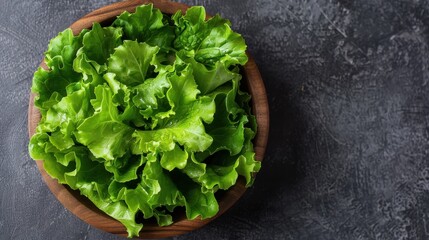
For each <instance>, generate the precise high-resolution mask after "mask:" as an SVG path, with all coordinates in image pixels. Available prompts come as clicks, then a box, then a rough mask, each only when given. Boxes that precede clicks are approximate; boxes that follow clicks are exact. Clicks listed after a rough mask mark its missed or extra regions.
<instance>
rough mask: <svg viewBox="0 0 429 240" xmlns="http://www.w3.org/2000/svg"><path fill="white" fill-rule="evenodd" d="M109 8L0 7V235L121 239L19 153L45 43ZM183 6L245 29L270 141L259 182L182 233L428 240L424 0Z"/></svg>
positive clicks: (30, 3)
mask: <svg viewBox="0 0 429 240" xmlns="http://www.w3.org/2000/svg"><path fill="white" fill-rule="evenodd" d="M110 2H113V1H87V0H85V1H83V0H82V1H71V0H70V1H65V0H59V1H48V0H40V1H35V0H25V1H24V0H14V1H7V0H1V2H0V84H1V85H0V87H1V88H0V89H1V94H0V99H1V108H0V111H1V112H0V121H1V125H0V173H1V174H0V196H1V198H0V200H1V202H0V239H119V237H116V236H113V235H111V234H108V233H104V232H102V231H100V230H98V229H95V228H93V227H91V226H89V225H87V224H86V223H84V222H82V221H81V220H79V219H78V218H77V217H75V216H74V215H73V214H71V213H70V212H68V211H67V210H65V209H64V208H63V207H62V205H61V204H60V203H59V202H58V201H57V200H56V199H55V197H54V196H53V195H52V194H51V193H50V192H49V190H48V188H47V187H46V186H45V185H44V183H43V181H42V180H41V176H40V174H39V172H38V170H37V168H36V165H35V163H34V162H33V161H32V160H31V159H30V158H29V156H28V153H27V144H28V138H27V124H26V117H27V112H26V111H27V106H28V104H27V102H28V93H29V88H30V85H31V78H32V74H33V72H34V71H35V69H36V67H37V65H38V64H39V63H40V61H41V59H42V54H43V52H44V50H45V49H46V46H47V43H48V40H49V39H50V38H52V37H54V36H55V35H56V34H57V33H58V32H59V31H61V30H63V29H64V28H66V27H67V26H68V25H69V24H70V23H71V22H73V21H75V20H77V19H78V18H79V17H81V16H83V15H84V14H86V13H88V12H90V11H92V10H94V9H96V8H98V7H100V6H103V5H106V4H108V3H110ZM182 2H185V3H188V4H202V5H204V6H206V8H207V9H208V12H210V13H220V14H221V15H222V16H224V17H226V18H229V19H230V20H231V22H232V23H233V27H234V29H235V30H237V31H239V32H241V33H242V34H243V36H244V37H245V39H246V40H247V43H248V46H249V50H250V52H251V53H252V54H253V55H254V57H255V59H256V62H257V63H258V64H259V67H260V70H261V73H262V75H263V77H264V80H265V83H266V87H267V91H268V96H269V103H270V109H271V133H270V140H269V148H268V150H267V154H266V158H265V160H264V162H263V168H262V170H261V172H260V173H259V175H258V176H257V180H256V182H255V185H254V187H253V188H251V189H249V190H248V192H246V194H245V196H244V197H243V198H242V199H241V200H240V201H239V203H238V204H237V205H236V206H235V207H234V208H233V209H231V210H230V211H229V212H228V213H226V214H225V215H223V216H222V217H220V218H219V219H217V220H215V221H213V222H212V223H210V224H209V225H207V226H206V227H204V228H203V229H201V230H198V231H195V232H193V233H190V234H187V235H184V236H181V237H178V238H177V239H421V240H424V239H429V94H428V93H429V83H428V82H429V69H428V68H429V54H428V53H429V48H428V42H429V2H428V1H422V0H421V1H419V0H360V1H351V0H329V1H328V0H303V1H295V0H275V1H268V0H255V1H250V0H248V1H232V0H230V1H203V0H195V1H182Z"/></svg>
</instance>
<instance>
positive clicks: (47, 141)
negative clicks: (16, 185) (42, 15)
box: [28, 4, 261, 237]
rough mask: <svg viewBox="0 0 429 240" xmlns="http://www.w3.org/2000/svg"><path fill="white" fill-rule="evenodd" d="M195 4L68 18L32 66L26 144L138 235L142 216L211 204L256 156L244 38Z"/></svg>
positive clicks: (251, 167)
mask: <svg viewBox="0 0 429 240" xmlns="http://www.w3.org/2000/svg"><path fill="white" fill-rule="evenodd" d="M230 26H231V23H230V22H229V21H228V20H225V19H223V18H221V17H220V16H218V15H216V16H215V17H213V18H210V19H206V13H205V10H204V8H202V7H192V8H189V9H188V11H187V12H186V13H185V14H184V15H183V14H182V13H181V12H178V13H176V14H174V15H172V16H167V15H164V14H162V13H161V12H160V11H159V10H158V9H155V8H154V7H153V6H152V5H151V4H150V5H143V6H139V7H137V8H136V12H135V13H128V12H125V13H123V14H121V15H120V16H118V18H117V19H116V20H115V21H114V22H113V24H112V26H106V27H102V26H101V25H100V24H98V23H94V25H93V26H92V28H91V30H83V31H82V32H81V33H80V34H79V35H77V36H74V35H73V34H72V31H71V30H70V29H67V30H65V31H63V32H61V33H59V35H58V36H57V37H55V38H54V39H52V40H51V42H50V44H49V46H48V50H47V51H46V53H45V62H46V64H47V66H48V68H49V69H47V70H45V69H42V68H39V69H38V70H37V71H36V72H35V74H34V77H33V86H32V91H33V92H34V93H36V94H37V96H36V98H35V105H36V107H37V108H38V109H39V110H40V112H41V115H42V118H41V121H40V122H39V125H38V126H37V128H36V134H35V135H34V136H32V137H31V139H30V142H29V145H28V148H29V152H30V156H31V157H32V158H34V159H40V160H42V161H43V166H44V168H45V170H46V172H47V173H48V174H49V175H50V176H51V177H53V178H55V179H57V180H58V182H59V183H61V184H66V185H68V186H70V188H72V189H75V190H78V191H79V192H80V193H81V194H82V195H84V196H86V197H87V198H88V199H89V200H91V201H92V202H93V203H94V204H95V205H96V206H97V207H98V208H99V209H100V210H102V211H103V212H105V213H106V214H108V215H109V216H111V217H113V218H114V219H117V220H118V221H120V222H121V223H122V224H124V226H125V227H126V228H127V231H128V234H129V235H128V236H129V237H135V236H138V234H139V232H140V230H141V229H142V228H143V224H144V223H145V221H144V219H149V218H154V219H156V221H157V222H158V224H159V225H160V226H167V225H170V224H172V223H173V217H172V216H173V215H172V213H173V212H174V211H177V210H176V209H177V208H178V207H180V208H184V211H185V212H186V217H187V218H188V219H195V218H197V217H201V218H202V219H205V218H210V217H213V216H215V215H216V214H217V212H218V211H219V205H218V202H217V199H216V191H218V190H219V189H222V190H227V189H229V188H230V187H231V186H233V185H234V184H235V183H236V181H237V179H238V178H239V177H240V176H242V177H243V178H244V179H245V181H246V185H247V186H250V185H252V183H253V181H254V173H255V172H258V171H259V169H260V167H261V165H260V162H258V161H256V160H255V153H254V149H253V145H252V139H253V138H254V137H255V132H256V127H257V125H256V120H255V117H254V116H253V115H252V114H251V108H250V106H249V101H250V95H249V94H247V93H246V92H244V91H242V90H240V81H241V78H242V77H241V74H240V71H239V67H240V66H242V65H244V64H245V63H246V61H247V55H246V53H245V50H246V45H245V42H244V39H243V38H242V37H241V36H240V35H239V34H238V33H235V32H233V31H232V30H231V28H230Z"/></svg>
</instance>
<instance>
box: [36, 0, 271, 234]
mask: <svg viewBox="0 0 429 240" xmlns="http://www.w3.org/2000/svg"><path fill="white" fill-rule="evenodd" d="M146 3H153V4H154V6H155V7H157V8H159V9H160V10H161V11H162V12H164V13H169V14H172V13H174V12H176V11H177V10H179V9H180V10H182V12H185V11H186V9H187V8H188V6H186V5H184V4H180V3H173V2H168V1H143V0H132V1H125V2H118V3H114V4H111V5H109V6H106V7H103V8H100V9H98V10H95V11H93V12H91V13H90V14H88V15H86V16H84V17H83V18H81V19H79V20H78V21H76V22H74V23H73V24H72V25H71V26H70V28H71V29H72V30H73V33H74V34H78V33H79V32H80V31H81V30H82V29H84V28H90V27H91V26H92V23H93V22H100V23H102V22H105V23H106V22H111V21H112V20H113V19H114V18H115V17H116V16H117V15H119V14H121V13H122V12H123V11H129V12H134V10H135V8H136V7H137V6H139V5H141V4H146ZM248 55H249V54H248ZM41 66H42V67H44V68H45V69H46V65H45V64H44V63H43V62H42V64H41ZM243 73H244V78H243V79H244V81H245V83H246V84H247V87H248V89H249V92H250V94H251V95H252V110H253V113H254V114H255V116H256V120H257V123H258V131H257V134H256V137H255V139H254V147H255V152H256V159H257V160H259V161H262V159H263V156H264V153H265V149H266V145H267V141H268V132H269V110H268V101H267V95H266V92H265V87H264V83H263V81H262V78H261V75H260V73H259V70H258V67H257V66H256V63H255V61H254V60H253V58H252V57H251V56H250V55H249V61H248V63H247V64H246V65H245V66H244V67H243ZM39 121H40V113H39V111H38V110H37V109H36V108H35V107H34V94H30V98H29V107H28V133H29V136H30V137H31V136H32V135H33V134H34V132H35V129H36V127H37V124H38V122H39ZM36 164H37V166H38V168H39V170H40V173H41V175H42V177H43V179H44V181H45V182H46V184H47V186H48V187H49V189H50V190H51V192H52V193H53V194H54V195H55V197H56V198H57V199H58V200H59V201H60V202H61V203H62V204H63V205H64V206H65V207H66V208H67V209H68V210H70V211H71V212H72V213H73V214H75V215H76V216H77V217H79V218H80V219H82V220H83V221H85V222H87V223H88V224H91V225H92V226H94V227H96V228H99V229H102V230H104V231H107V232H110V233H113V234H118V235H121V236H126V235H127V232H126V229H125V227H124V226H123V225H122V224H121V223H120V222H118V221H116V220H114V219H113V218H111V217H109V216H107V215H106V214H105V213H103V212H101V211H100V210H99V209H98V208H97V207H95V206H94V205H93V204H92V203H91V202H90V201H89V200H88V199H86V198H85V197H83V196H81V195H80V194H79V192H78V191H73V190H71V189H70V188H68V187H67V186H64V185H61V184H59V183H58V182H57V181H56V180H54V179H52V178H51V177H50V176H49V175H48V174H47V173H46V171H45V170H44V168H43V161H36ZM245 191H246V188H245V182H244V179H243V178H239V179H238V181H237V183H236V184H235V185H234V186H233V187H232V188H230V189H229V190H228V191H227V192H225V193H224V194H223V195H222V196H220V198H219V199H218V201H219V213H218V214H217V215H216V216H215V217H213V218H210V219H205V220H200V219H196V220H192V221H191V220H187V219H186V218H185V215H184V213H176V214H175V215H174V216H173V218H174V220H175V223H174V224H172V225H170V226H166V227H159V226H157V225H156V224H154V223H147V224H145V226H144V228H143V230H142V231H141V234H140V238H164V237H170V236H176V235H180V234H184V233H187V232H189V231H192V230H195V229H198V228H200V227H202V226H204V225H205V224H207V223H208V222H210V221H212V220H213V219H215V218H217V217H219V216H220V215H222V214H223V213H224V212H225V211H226V210H228V209H229V208H230V207H231V206H233V205H234V204H235V203H236V201H237V200H238V199H239V198H240V197H241V196H242V195H243V194H244V192H245Z"/></svg>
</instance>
